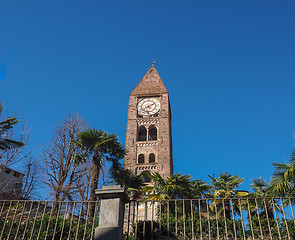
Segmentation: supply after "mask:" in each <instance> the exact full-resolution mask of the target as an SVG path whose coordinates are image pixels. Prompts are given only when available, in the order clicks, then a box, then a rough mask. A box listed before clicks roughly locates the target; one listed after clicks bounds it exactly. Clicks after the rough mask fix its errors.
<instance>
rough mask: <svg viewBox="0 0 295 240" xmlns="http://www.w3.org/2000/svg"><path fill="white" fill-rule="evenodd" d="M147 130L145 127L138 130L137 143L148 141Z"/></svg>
mask: <svg viewBox="0 0 295 240" xmlns="http://www.w3.org/2000/svg"><path fill="white" fill-rule="evenodd" d="M146 135H147V130H146V128H145V127H141V128H139V130H138V137H137V141H146Z"/></svg>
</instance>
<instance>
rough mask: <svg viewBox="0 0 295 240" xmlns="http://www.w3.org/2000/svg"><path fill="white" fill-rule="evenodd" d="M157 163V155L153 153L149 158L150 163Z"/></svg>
mask: <svg viewBox="0 0 295 240" xmlns="http://www.w3.org/2000/svg"><path fill="white" fill-rule="evenodd" d="M154 162H156V157H155V154H153V153H151V154H150V156H149V163H154Z"/></svg>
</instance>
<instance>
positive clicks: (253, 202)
mask: <svg viewBox="0 0 295 240" xmlns="http://www.w3.org/2000/svg"><path fill="white" fill-rule="evenodd" d="M294 204H295V198H230V199H184V200H169V201H168V200H167V201H159V202H157V201H141V202H138V201H132V202H131V203H129V204H128V206H127V207H126V209H125V215H126V216H127V217H126V222H127V223H125V226H124V230H125V235H126V238H127V239H130V240H132V239H144V240H147V239H154V240H155V239H295V218H294V210H293V205H294Z"/></svg>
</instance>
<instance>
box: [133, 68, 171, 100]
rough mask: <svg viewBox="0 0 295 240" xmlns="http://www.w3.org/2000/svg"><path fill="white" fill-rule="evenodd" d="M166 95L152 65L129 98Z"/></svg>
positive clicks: (165, 90)
mask: <svg viewBox="0 0 295 240" xmlns="http://www.w3.org/2000/svg"><path fill="white" fill-rule="evenodd" d="M163 93H168V91H167V89H166V87H165V85H164V83H163V81H162V79H161V77H160V75H159V73H158V71H157V69H156V67H155V66H154V65H152V66H151V67H150V69H149V70H148V71H147V73H146V74H145V75H144V77H143V78H142V79H141V81H140V82H139V83H138V84H137V86H136V87H135V88H134V89H133V91H132V92H131V94H130V96H139V95H150V94H163Z"/></svg>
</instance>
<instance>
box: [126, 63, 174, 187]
mask: <svg viewBox="0 0 295 240" xmlns="http://www.w3.org/2000/svg"><path fill="white" fill-rule="evenodd" d="M125 148H126V155H125V159H124V168H125V169H130V170H132V171H133V172H135V173H137V174H143V176H144V178H145V182H150V179H149V178H148V177H147V176H146V175H145V173H146V172H158V173H159V174H160V175H161V176H162V177H164V178H167V177H170V176H171V174H172V173H173V158H172V134H171V109H170V102H169V95H168V91H167V89H166V87H165V86H164V83H163V81H162V79H161V78H160V75H159V73H158V72H157V70H156V68H155V66H154V64H153V65H152V66H151V68H150V69H149V70H148V71H147V73H146V74H145V75H144V77H143V78H142V79H141V81H140V82H139V83H138V84H137V86H136V87H135V88H134V90H133V91H132V92H131V94H130V96H129V106H128V119H127V130H126V144H125Z"/></svg>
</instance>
